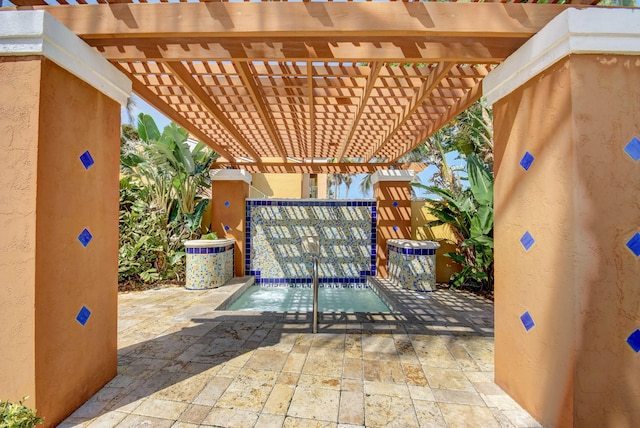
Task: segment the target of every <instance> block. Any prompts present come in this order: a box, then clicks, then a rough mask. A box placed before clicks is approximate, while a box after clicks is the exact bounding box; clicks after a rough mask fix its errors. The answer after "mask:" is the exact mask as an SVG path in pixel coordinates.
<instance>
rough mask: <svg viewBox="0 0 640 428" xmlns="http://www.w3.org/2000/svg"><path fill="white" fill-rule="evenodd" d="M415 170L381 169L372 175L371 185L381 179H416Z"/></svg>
mask: <svg viewBox="0 0 640 428" xmlns="http://www.w3.org/2000/svg"><path fill="white" fill-rule="evenodd" d="M415 178H416V174H415V172H413V171H411V170H404V169H381V170H378V171H376V172H374V173H373V174H372V175H371V185H372V186H374V185H375V184H376V183H378V182H380V181H414V180H415Z"/></svg>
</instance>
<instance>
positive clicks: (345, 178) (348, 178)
mask: <svg viewBox="0 0 640 428" xmlns="http://www.w3.org/2000/svg"><path fill="white" fill-rule="evenodd" d="M342 183H343V184H344V186H345V189H346V192H345V195H344V197H345V199H349V187H351V184H352V183H353V176H352V175H351V174H342Z"/></svg>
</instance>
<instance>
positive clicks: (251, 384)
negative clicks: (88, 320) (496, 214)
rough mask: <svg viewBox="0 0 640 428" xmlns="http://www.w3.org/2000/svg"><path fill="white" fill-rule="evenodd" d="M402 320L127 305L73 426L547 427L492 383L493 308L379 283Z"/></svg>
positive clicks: (172, 295)
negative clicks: (111, 356)
mask: <svg viewBox="0 0 640 428" xmlns="http://www.w3.org/2000/svg"><path fill="white" fill-rule="evenodd" d="M377 283H378V285H379V287H380V288H381V290H382V291H383V292H384V296H385V298H386V299H387V300H388V302H389V303H391V304H392V305H393V307H394V310H395V311H394V313H393V314H323V315H322V316H321V322H320V332H319V333H318V334H316V335H313V334H311V333H310V320H311V318H310V314H306V313H304V314H297V313H257V312H225V311H218V310H216V309H215V308H217V307H218V305H220V304H221V303H222V302H223V301H224V300H225V299H226V298H227V297H228V296H229V295H230V294H231V293H232V292H233V291H234V289H237V288H238V287H239V285H238V284H236V285H232V286H225V287H222V288H219V289H214V290H203V291H189V290H185V289H182V288H165V289H158V290H149V291H145V292H139V293H129V294H121V295H120V296H119V333H118V339H119V342H118V344H119V350H118V354H119V359H118V376H117V377H116V378H115V379H113V380H112V381H111V382H109V383H108V384H107V385H106V386H105V387H104V388H103V389H102V390H101V391H99V392H98V393H97V394H96V395H94V396H93V397H92V398H91V399H90V400H89V401H88V402H87V403H86V404H85V405H83V406H82V407H81V408H80V409H78V410H77V411H76V412H75V413H73V414H72V415H71V416H69V417H68V418H67V420H66V421H64V422H63V423H62V424H61V426H63V427H71V426H79V427H85V426H88V427H91V428H95V427H116V426H117V427H140V426H153V427H210V426H222V427H252V426H255V427H361V426H366V427H393V426H397V427H414V426H416V427H417V426H420V427H447V426H448V427H456V426H460V427H474V426H476V427H483V428H484V427H492V426H496V427H498V426H501V427H529V426H539V425H538V424H537V423H536V421H535V420H533V418H531V416H529V414H527V412H525V411H524V410H522V409H521V408H520V406H518V404H517V403H515V401H513V400H512V399H511V398H510V397H509V396H507V395H506V394H505V393H504V392H503V391H502V390H501V389H500V388H499V387H498V386H497V385H495V383H494V382H493V305H492V304H491V302H488V301H485V300H484V299H482V298H480V297H477V296H475V295H472V294H469V293H465V292H457V291H444V290H440V291H436V292H433V293H418V292H414V291H409V290H402V289H399V288H397V287H393V286H392V285H391V284H389V283H387V282H385V281H383V280H378V281H377Z"/></svg>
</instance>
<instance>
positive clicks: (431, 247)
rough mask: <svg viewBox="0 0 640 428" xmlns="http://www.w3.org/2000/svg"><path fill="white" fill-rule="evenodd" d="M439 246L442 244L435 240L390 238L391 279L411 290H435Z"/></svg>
mask: <svg viewBox="0 0 640 428" xmlns="http://www.w3.org/2000/svg"><path fill="white" fill-rule="evenodd" d="M438 248H440V244H438V243H437V242H433V241H412V240H409V239H389V240H388V241H387V249H388V251H389V257H388V260H389V261H388V270H389V279H391V280H392V281H394V282H396V283H397V284H398V285H400V286H401V287H404V288H407V289H410V290H418V291H433V290H434V289H435V284H436V250H437V249H438Z"/></svg>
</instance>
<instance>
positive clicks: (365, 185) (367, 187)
mask: <svg viewBox="0 0 640 428" xmlns="http://www.w3.org/2000/svg"><path fill="white" fill-rule="evenodd" d="M372 188H373V184H372V183H371V174H365V175H364V176H363V177H362V179H361V180H360V191H361V192H362V194H363V195H368V194H370V193H371V189H372Z"/></svg>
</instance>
